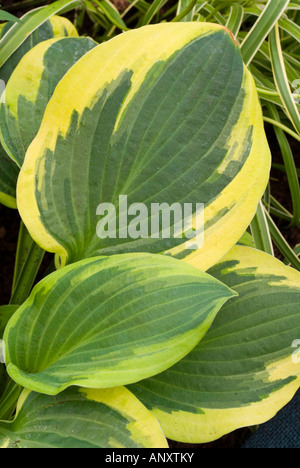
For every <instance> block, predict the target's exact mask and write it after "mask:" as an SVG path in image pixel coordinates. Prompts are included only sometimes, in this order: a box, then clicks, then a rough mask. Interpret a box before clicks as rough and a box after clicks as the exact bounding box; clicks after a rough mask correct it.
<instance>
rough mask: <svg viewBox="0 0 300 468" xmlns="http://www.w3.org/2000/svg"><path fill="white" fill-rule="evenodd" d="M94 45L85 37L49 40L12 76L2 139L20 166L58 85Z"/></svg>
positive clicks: (0, 108)
mask: <svg viewBox="0 0 300 468" xmlns="http://www.w3.org/2000/svg"><path fill="white" fill-rule="evenodd" d="M96 45H97V43H96V42H95V41H93V40H92V39H90V38H87V37H65V38H54V39H49V40H48V41H43V42H41V43H40V44H38V45H36V46H35V47H33V49H31V50H30V51H29V52H28V53H27V54H26V55H25V56H24V57H23V58H22V59H21V61H20V63H19V64H18V66H17V67H16V69H15V70H14V72H13V73H12V75H11V77H10V79H9V82H8V84H7V86H6V90H5V95H4V99H3V102H2V103H1V105H0V121H1V140H2V144H3V146H4V148H5V149H6V151H7V153H8V154H9V155H10V157H11V158H12V159H13V160H14V161H15V162H16V163H17V164H18V166H19V167H21V166H22V164H23V161H24V158H25V153H26V151H27V149H28V146H29V145H30V143H31V142H32V140H33V139H34V137H35V136H36V134H37V132H38V130H39V127H40V125H41V121H42V118H43V116H44V112H45V109H46V106H47V104H48V102H49V100H50V98H51V96H52V94H53V92H54V90H55V87H56V85H57V83H59V81H60V80H61V79H62V77H63V76H64V75H65V74H66V72H67V71H68V70H69V68H71V67H72V66H73V65H74V64H75V63H76V62H77V61H78V60H79V59H80V58H81V57H82V56H83V55H84V54H86V53H87V52H88V51H90V50H91V49H93V48H94V47H95V46H96Z"/></svg>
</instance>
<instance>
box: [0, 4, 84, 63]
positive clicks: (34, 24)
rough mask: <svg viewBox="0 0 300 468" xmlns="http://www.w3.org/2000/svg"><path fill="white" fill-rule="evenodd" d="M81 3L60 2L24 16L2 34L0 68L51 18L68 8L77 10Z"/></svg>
mask: <svg viewBox="0 0 300 468" xmlns="http://www.w3.org/2000/svg"><path fill="white" fill-rule="evenodd" d="M79 3H80V2H79V1H76V0H59V1H57V2H54V3H52V4H51V5H47V6H45V7H42V8H37V9H35V10H30V11H29V12H28V13H26V14H25V15H24V16H22V18H20V21H19V22H17V23H14V24H13V25H12V26H11V27H10V29H9V30H8V31H7V32H6V33H5V34H2V37H1V40H0V67H2V66H3V65H4V64H5V63H6V62H7V60H8V59H9V58H10V57H11V56H12V55H13V54H14V52H16V50H17V49H18V48H19V47H20V46H21V45H22V44H23V43H24V41H26V40H28V39H29V38H31V34H32V33H33V32H34V31H35V30H36V29H38V28H39V27H40V26H41V25H43V23H45V22H46V21H47V20H49V18H51V17H52V16H54V15H57V14H58V13H61V12H65V11H66V10H67V9H68V8H69V9H72V8H75V6H78V4H79ZM28 36H29V37H28ZM1 71H2V70H1Z"/></svg>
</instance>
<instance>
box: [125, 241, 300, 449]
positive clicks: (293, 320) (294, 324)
mask: <svg viewBox="0 0 300 468" xmlns="http://www.w3.org/2000/svg"><path fill="white" fill-rule="evenodd" d="M209 272H210V274H212V275H214V276H215V277H216V278H218V279H219V280H221V281H223V282H224V283H225V284H227V285H228V286H229V287H231V288H232V289H234V290H235V291H236V292H237V293H238V294H239V297H237V298H234V299H232V300H231V301H230V302H228V303H227V304H225V305H224V306H223V308H222V309H221V311H220V312H219V314H218V316H217V317H216V319H215V321H214V323H213V325H212V327H211V328H210V330H209V331H208V332H207V334H206V335H205V337H204V338H203V340H202V341H201V342H200V343H199V344H198V345H197V346H196V347H195V348H194V349H193V351H192V352H191V353H190V354H189V355H188V356H186V358H184V359H183V360H182V361H180V362H179V363H177V364H176V365H175V366H173V367H172V368H171V369H169V370H167V371H166V372H163V373H161V374H160V375H157V376H155V377H152V378H151V379H147V380H145V381H143V382H140V383H137V384H135V385H131V386H129V388H130V389H131V391H133V393H134V394H135V395H136V396H137V397H138V398H139V399H140V400H141V401H142V402H143V403H144V404H145V405H146V406H147V407H148V408H149V409H151V410H152V412H153V414H154V415H155V416H156V417H157V418H158V420H159V421H160V423H161V425H162V428H163V430H164V432H165V434H166V437H168V438H170V439H174V440H178V441H184V442H189V443H191V442H193V443H203V442H209V441H212V440H215V439H218V438H219V437H221V436H223V435H224V434H227V433H229V432H231V431H234V430H235V429H237V428H240V427H244V426H254V425H257V424H261V423H263V422H266V421H267V420H269V419H271V418H272V417H273V416H275V414H276V413H277V412H278V411H279V410H280V409H281V408H282V407H283V406H285V405H286V404H287V403H288V402H289V401H290V400H291V399H292V398H293V396H294V394H295V393H296V391H297V389H298V388H299V387H300V366H299V361H297V360H296V359H295V353H296V352H297V350H296V349H295V348H294V347H293V344H294V343H295V340H297V339H299V336H300V308H299V304H300V273H299V272H297V271H296V270H294V269H292V268H289V267H286V266H285V265H283V264H282V263H281V262H280V261H279V260H277V259H275V258H274V257H272V256H270V255H268V254H266V253H263V252H260V251H258V250H255V249H252V248H249V247H242V246H237V247H234V248H233V249H232V250H231V251H230V252H229V253H228V254H227V255H226V256H225V257H224V258H223V259H222V261H221V262H220V263H219V264H217V265H216V266H215V267H213V268H212V269H210V270H209Z"/></svg>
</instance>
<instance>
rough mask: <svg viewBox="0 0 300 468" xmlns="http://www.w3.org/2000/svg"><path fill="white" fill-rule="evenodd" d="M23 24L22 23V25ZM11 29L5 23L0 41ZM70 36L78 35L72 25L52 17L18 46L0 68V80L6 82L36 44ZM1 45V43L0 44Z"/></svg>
mask: <svg viewBox="0 0 300 468" xmlns="http://www.w3.org/2000/svg"><path fill="white" fill-rule="evenodd" d="M22 24H23V23H22ZM11 28H12V24H11V23H6V24H5V25H3V26H2V27H1V29H0V39H3V38H4V36H5V35H6V34H7V32H8V31H9V30H10V29H11ZM64 36H72V37H77V36H78V33H77V31H76V28H75V27H74V25H73V24H72V23H71V21H69V20H68V19H67V18H64V17H63V16H56V15H54V16H52V17H51V18H50V19H49V20H47V21H46V22H44V23H43V24H42V25H41V26H40V27H38V28H36V29H34V30H33V31H32V33H31V34H29V35H28V37H27V39H25V41H23V42H22V43H21V45H19V46H18V47H17V48H16V50H15V51H14V52H13V53H12V55H11V56H10V57H9V58H8V60H6V61H5V63H4V64H3V65H2V66H1V67H0V79H2V80H4V81H5V82H6V83H7V82H8V80H9V78H10V76H11V74H12V72H13V71H14V69H15V68H16V66H17V65H18V63H19V62H20V60H21V58H22V57H23V56H24V55H25V54H26V53H27V52H28V51H29V50H30V49H32V48H33V47H34V46H35V45H36V44H39V43H40V42H42V41H46V40H47V39H51V38H53V37H64ZM0 45H1V43H0Z"/></svg>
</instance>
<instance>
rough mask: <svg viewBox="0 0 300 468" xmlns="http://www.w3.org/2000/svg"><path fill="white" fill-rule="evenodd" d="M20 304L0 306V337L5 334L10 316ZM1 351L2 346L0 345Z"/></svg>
mask: <svg viewBox="0 0 300 468" xmlns="http://www.w3.org/2000/svg"><path fill="white" fill-rule="evenodd" d="M18 308H19V306H18V305H3V306H0V339H1V338H2V336H3V332H4V329H5V327H6V325H7V322H8V321H9V319H10V317H11V316H12V315H13V314H14V313H15V312H16V311H17V310H18ZM0 351H1V346H0Z"/></svg>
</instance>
